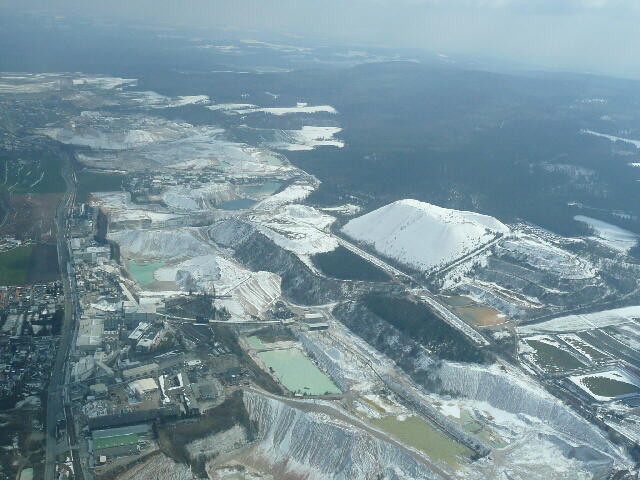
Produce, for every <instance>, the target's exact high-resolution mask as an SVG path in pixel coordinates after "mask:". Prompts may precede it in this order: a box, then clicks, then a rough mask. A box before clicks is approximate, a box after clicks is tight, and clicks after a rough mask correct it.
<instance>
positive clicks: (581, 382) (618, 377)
mask: <svg viewBox="0 0 640 480" xmlns="http://www.w3.org/2000/svg"><path fill="white" fill-rule="evenodd" d="M598 379H605V382H606V380H612V381H613V382H615V383H618V382H620V383H621V384H623V385H624V384H626V385H628V388H629V390H633V389H634V387H635V390H636V391H637V392H640V383H639V380H638V379H637V378H635V377H633V376H631V375H630V374H628V373H627V372H625V371H623V370H621V369H614V370H607V371H605V372H598V373H589V374H586V375H574V376H571V377H569V380H571V381H572V382H573V383H575V384H576V385H577V386H579V387H580V388H582V389H583V390H584V391H585V392H587V393H588V394H589V395H591V396H592V397H593V398H594V399H596V400H598V401H600V402H606V401H609V400H612V399H614V398H616V397H619V396H621V395H623V396H624V395H625V394H621V393H618V392H617V391H616V390H615V388H614V389H613V390H611V391H610V393H605V391H606V390H607V387H606V385H605V386H603V387H600V388H599V389H598V388H597V387H594V386H590V385H589V383H588V382H589V380H591V381H594V380H596V381H597V380H598ZM594 390H595V391H594ZM598 392H600V393H598ZM626 395H628V394H626Z"/></svg>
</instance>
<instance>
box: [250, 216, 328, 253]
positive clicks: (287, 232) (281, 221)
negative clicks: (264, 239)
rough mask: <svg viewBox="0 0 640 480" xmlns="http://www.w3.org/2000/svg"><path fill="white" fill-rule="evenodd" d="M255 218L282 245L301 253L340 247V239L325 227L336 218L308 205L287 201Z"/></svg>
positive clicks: (264, 230) (261, 229) (262, 228)
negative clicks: (285, 203)
mask: <svg viewBox="0 0 640 480" xmlns="http://www.w3.org/2000/svg"><path fill="white" fill-rule="evenodd" d="M252 221H253V222H255V223H256V224H257V225H258V229H259V230H260V231H261V232H262V233H264V234H265V235H266V236H268V237H269V238H271V239H272V240H273V241H274V242H275V243H276V244H277V245H278V246H280V247H282V248H284V249H286V250H289V251H292V252H294V253H297V254H298V255H313V254H315V253H322V252H329V251H331V250H335V249H336V248H337V247H338V241H337V240H336V239H335V238H334V237H333V236H332V235H330V234H328V233H326V232H325V231H324V230H325V229H326V228H328V227H329V226H330V225H331V224H332V223H333V222H334V221H335V218H334V217H332V216H330V215H327V214H324V213H322V212H320V211H319V210H317V209H315V208H313V207H309V206H306V205H285V206H282V207H278V208H277V209H276V210H275V211H270V212H268V214H260V213H258V214H256V215H253V216H252Z"/></svg>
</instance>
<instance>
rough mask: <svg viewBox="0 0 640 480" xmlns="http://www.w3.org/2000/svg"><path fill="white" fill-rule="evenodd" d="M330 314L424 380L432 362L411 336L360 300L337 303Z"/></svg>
mask: <svg viewBox="0 0 640 480" xmlns="http://www.w3.org/2000/svg"><path fill="white" fill-rule="evenodd" d="M333 314H334V315H335V317H336V318H337V319H338V320H340V321H341V322H342V323H343V324H344V325H345V326H346V327H348V328H349V329H350V330H351V331H352V332H354V333H355V334H356V335H358V336H359V337H361V338H362V339H363V340H365V341H366V342H367V343H369V345H371V346H373V347H374V348H376V349H377V350H378V351H380V352H382V353H384V354H385V355H387V356H388V357H389V358H391V359H392V360H393V361H394V362H396V364H397V365H398V366H399V367H401V368H402V369H403V370H404V371H405V372H407V373H408V374H409V375H411V376H412V377H413V378H414V379H415V380H416V381H418V382H423V381H426V380H427V376H428V372H429V368H430V367H431V366H432V365H433V363H434V361H433V359H431V358H430V357H429V356H428V355H427V354H426V352H425V351H424V349H422V348H421V347H420V345H418V343H417V342H415V341H414V340H413V339H411V337H409V336H408V335H406V334H404V333H402V332H400V331H398V330H397V329H396V328H394V327H393V326H392V325H390V324H389V323H387V322H385V321H384V320H383V319H381V318H380V317H378V316H377V315H375V314H374V313H372V312H371V311H370V310H368V309H367V308H366V307H365V306H364V305H362V304H361V303H359V302H345V303H342V304H340V305H338V306H337V307H336V308H335V309H334V310H333Z"/></svg>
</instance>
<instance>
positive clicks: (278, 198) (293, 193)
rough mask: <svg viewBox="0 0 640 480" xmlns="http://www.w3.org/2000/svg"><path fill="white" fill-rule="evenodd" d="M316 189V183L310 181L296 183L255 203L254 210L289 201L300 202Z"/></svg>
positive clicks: (273, 206)
mask: <svg viewBox="0 0 640 480" xmlns="http://www.w3.org/2000/svg"><path fill="white" fill-rule="evenodd" d="M315 189H316V187H315V186H314V185H309V184H308V183H294V184H291V185H289V186H288V187H287V188H285V189H284V190H282V191H281V192H279V193H276V194H275V195H271V196H270V197H269V198H267V199H265V200H263V201H261V202H260V203H258V204H256V205H254V207H253V209H254V210H268V209H272V208H275V207H278V206H280V205H285V204H287V203H293V202H300V201H302V200H304V199H305V198H307V197H308V196H309V195H311V192H313V191H314V190H315Z"/></svg>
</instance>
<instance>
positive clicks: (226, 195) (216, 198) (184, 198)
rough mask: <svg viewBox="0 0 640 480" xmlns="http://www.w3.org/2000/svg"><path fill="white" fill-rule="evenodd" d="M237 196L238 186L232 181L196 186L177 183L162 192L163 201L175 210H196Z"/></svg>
mask: <svg viewBox="0 0 640 480" xmlns="http://www.w3.org/2000/svg"><path fill="white" fill-rule="evenodd" d="M237 196H238V195H237V193H236V188H235V187H234V186H233V185H232V184H230V183H207V184H205V185H201V186H198V187H196V188H193V187H191V186H188V185H175V186H171V187H169V188H167V189H166V190H165V191H164V192H163V193H162V201H163V202H164V203H165V204H166V205H167V206H168V207H169V208H172V209H175V210H184V211H196V210H204V209H208V208H211V207H212V206H214V205H216V204H217V203H220V202H226V201H229V200H233V199H235V198H237Z"/></svg>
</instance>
